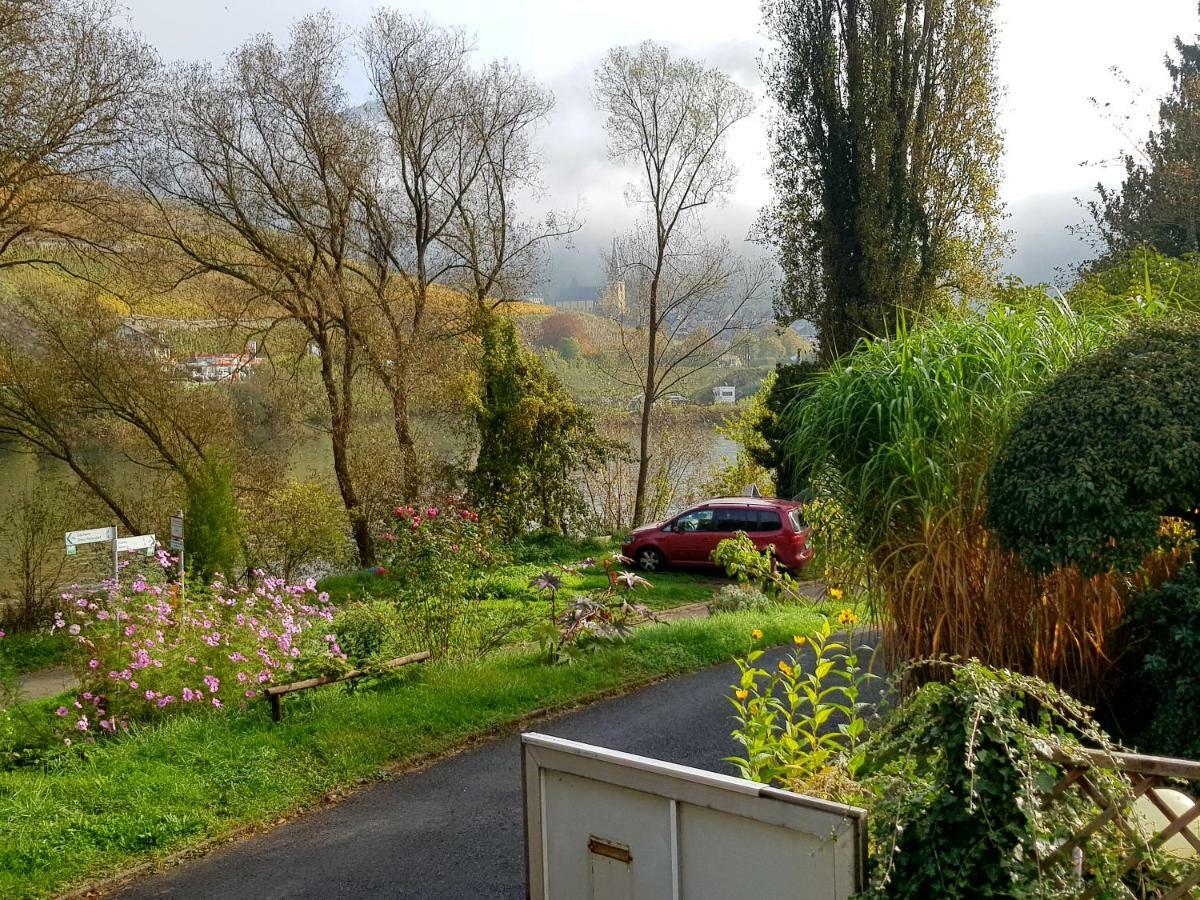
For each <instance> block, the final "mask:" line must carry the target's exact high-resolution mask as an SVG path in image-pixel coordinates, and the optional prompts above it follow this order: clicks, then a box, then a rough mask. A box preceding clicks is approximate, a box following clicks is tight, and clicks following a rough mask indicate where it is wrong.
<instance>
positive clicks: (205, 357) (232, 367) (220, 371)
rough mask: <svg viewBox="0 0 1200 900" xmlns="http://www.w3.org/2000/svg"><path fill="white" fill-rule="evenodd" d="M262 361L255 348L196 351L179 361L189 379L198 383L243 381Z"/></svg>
mask: <svg viewBox="0 0 1200 900" xmlns="http://www.w3.org/2000/svg"><path fill="white" fill-rule="evenodd" d="M260 363H262V357H260V356H258V355H257V354H256V352H255V351H254V350H249V349H248V350H247V351H246V352H245V353H238V354H233V353H223V354H207V353H196V354H193V355H192V356H189V357H188V358H187V359H185V360H182V361H181V362H180V363H179V368H180V369H182V370H183V371H184V372H185V373H186V374H187V376H188V380H190V381H194V382H196V383H197V384H204V383H209V382H214V381H243V380H245V379H246V378H249V377H250V375H252V374H253V373H254V367H255V366H257V365H259V364H260Z"/></svg>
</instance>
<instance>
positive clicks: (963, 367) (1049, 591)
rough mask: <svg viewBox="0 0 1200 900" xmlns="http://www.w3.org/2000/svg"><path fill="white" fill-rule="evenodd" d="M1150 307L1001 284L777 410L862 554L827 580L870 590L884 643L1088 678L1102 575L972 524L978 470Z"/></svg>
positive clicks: (980, 491) (1073, 682)
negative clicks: (1043, 570)
mask: <svg viewBox="0 0 1200 900" xmlns="http://www.w3.org/2000/svg"><path fill="white" fill-rule="evenodd" d="M1150 308H1151V307H1150V306H1149V305H1147V304H1141V305H1131V304H1128V303H1127V304H1126V307H1125V308H1124V309H1121V308H1100V309H1096V310H1086V311H1075V310H1072V309H1071V308H1070V307H1068V306H1067V305H1066V304H1064V303H1060V302H1054V301H1051V300H1050V299H1049V298H1047V297H1046V296H1045V295H1044V294H1042V293H1041V292H1037V291H1033V290H1021V289H1009V290H1006V291H1004V292H1003V293H1002V294H1000V296H999V297H998V298H997V302H996V303H995V305H993V306H990V307H988V308H987V309H986V310H985V311H982V312H978V313H976V312H966V313H962V314H959V315H952V316H944V317H941V318H938V319H936V320H933V321H929V322H927V323H923V324H922V325H921V327H919V328H913V329H901V330H900V331H899V332H898V333H897V334H896V335H895V336H894V337H892V338H890V339H887V340H875V341H870V342H868V343H866V344H865V345H863V346H861V347H860V349H859V350H858V351H857V352H855V353H854V354H851V355H850V356H848V357H845V358H843V359H842V360H839V361H837V362H835V363H834V364H833V365H831V366H830V367H829V368H828V369H827V370H825V371H824V372H822V373H820V374H819V375H817V376H815V378H814V380H813V382H812V385H811V387H810V388H809V389H808V393H807V397H806V398H805V400H804V401H803V402H800V403H796V404H794V405H792V406H790V407H789V408H788V409H787V410H786V411H785V413H784V415H783V417H782V419H781V422H782V424H783V425H784V426H785V427H787V428H788V429H789V430H790V432H791V436H790V440H789V445H788V451H789V453H790V458H791V459H792V460H794V462H795V464H796V466H797V469H798V471H799V472H800V474H801V475H802V476H803V477H807V478H809V479H811V480H812V482H813V484H814V486H815V487H816V488H817V489H818V494H819V496H818V500H819V501H820V502H822V503H828V504H829V506H828V507H827V511H828V512H829V513H830V514H831V515H832V516H835V517H836V519H837V521H838V522H839V523H840V524H839V530H840V531H841V532H842V533H843V534H845V535H848V537H849V543H848V544H847V546H857V547H860V548H861V549H862V551H863V553H864V558H862V559H861V560H860V561H859V564H860V566H861V568H862V569H863V570H864V571H862V572H833V573H831V574H832V576H833V580H835V581H837V582H845V583H846V584H851V585H854V584H860V583H862V582H863V581H864V580H867V581H870V582H871V583H873V584H874V585H876V586H877V588H878V592H879V594H880V595H881V596H882V599H883V602H884V603H885V604H886V608H887V612H888V616H887V618H886V620H885V621H886V624H885V628H886V629H887V631H888V640H887V641H885V646H888V647H890V649H891V652H893V653H896V654H899V655H901V656H904V657H906V658H926V657H930V656H936V655H937V654H940V653H952V654H959V655H961V656H963V657H964V658H969V657H972V656H975V657H979V658H981V659H983V660H984V661H985V662H988V663H989V664H994V665H998V666H1005V667H1009V668H1013V669H1016V670H1019V671H1025V672H1029V673H1032V674H1037V675H1039V676H1042V677H1047V678H1052V679H1055V680H1059V679H1062V680H1061V681H1060V682H1059V683H1062V684H1067V685H1070V686H1071V687H1072V689H1074V690H1077V691H1080V692H1082V693H1083V694H1084V695H1085V696H1087V695H1089V694H1090V692H1092V691H1094V690H1096V688H1097V683H1096V679H1095V677H1094V676H1095V674H1096V670H1097V668H1098V667H1100V666H1102V665H1106V663H1105V661H1104V658H1103V656H1102V655H1101V654H1099V653H1097V652H1095V651H1094V650H1093V649H1092V648H1093V647H1094V644H1093V641H1095V640H1103V639H1104V636H1105V635H1106V633H1107V631H1108V630H1109V629H1110V628H1111V627H1113V626H1115V624H1116V622H1117V620H1118V619H1119V604H1118V605H1116V606H1113V605H1112V604H1106V603H1100V604H1097V603H1096V598H1097V597H1106V598H1109V599H1113V598H1114V596H1115V595H1114V593H1113V592H1114V591H1115V590H1117V587H1116V586H1115V585H1112V584H1093V585H1087V586H1085V585H1084V584H1083V582H1081V581H1080V579H1079V578H1078V576H1077V575H1067V574H1064V575H1062V576H1061V577H1059V578H1058V580H1056V581H1051V582H1048V583H1045V584H1040V583H1038V582H1037V581H1036V579H1034V578H1033V577H1032V576H1030V575H1029V574H1028V573H1026V572H1025V571H1024V570H1023V569H1022V567H1021V566H1020V564H1019V562H1018V560H1017V559H1016V558H1015V557H1013V556H1012V555H1011V554H1009V553H1006V552H1004V551H1003V549H1002V548H1000V547H999V546H998V545H997V543H996V541H995V539H994V538H993V537H992V535H991V534H990V533H989V531H988V529H987V526H986V523H985V514H986V498H987V484H988V472H989V469H990V467H991V464H992V461H993V459H994V458H995V455H996V453H997V452H998V450H999V447H1000V445H1001V443H1002V441H1003V439H1004V436H1005V435H1006V434H1007V433H1008V431H1009V430H1010V428H1011V426H1012V423H1013V422H1014V421H1015V420H1016V418H1017V416H1018V415H1019V414H1020V412H1021V410H1022V409H1023V408H1024V407H1025V405H1026V404H1027V403H1028V402H1029V400H1030V399H1031V398H1032V397H1033V396H1034V395H1036V394H1037V393H1038V392H1039V391H1040V390H1041V389H1042V387H1043V386H1044V385H1045V384H1046V383H1047V382H1049V381H1050V380H1051V379H1052V378H1053V377H1054V376H1055V375H1056V374H1058V373H1059V372H1061V371H1063V370H1064V369H1066V368H1067V367H1068V366H1070V365H1071V363H1073V362H1074V361H1075V360H1077V359H1079V358H1081V357H1083V356H1085V355H1087V354H1088V353H1089V352H1091V351H1094V350H1095V349H1096V348H1098V347H1100V346H1102V345H1104V344H1105V343H1106V342H1108V341H1110V340H1111V339H1112V338H1113V337H1114V336H1115V335H1117V334H1119V333H1121V332H1122V331H1123V330H1125V329H1126V328H1127V327H1128V325H1129V316H1130V315H1131V314H1132V313H1133V312H1134V311H1135V310H1149V309H1150ZM1157 308H1162V307H1157ZM1085 587H1086V589H1085ZM1068 633H1069V634H1074V635H1080V636H1081V635H1084V634H1088V635H1090V636H1091V637H1090V638H1089V639H1088V640H1087V641H1082V640H1081V641H1073V640H1070V641H1064V640H1062V635H1063V634H1068Z"/></svg>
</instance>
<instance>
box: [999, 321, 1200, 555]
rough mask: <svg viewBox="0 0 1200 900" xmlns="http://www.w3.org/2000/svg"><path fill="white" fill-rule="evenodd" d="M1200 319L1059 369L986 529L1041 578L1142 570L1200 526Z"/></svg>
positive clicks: (1016, 434) (1025, 424)
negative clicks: (1184, 529)
mask: <svg viewBox="0 0 1200 900" xmlns="http://www.w3.org/2000/svg"><path fill="white" fill-rule="evenodd" d="M1198 384H1200V324H1197V323H1196V322H1194V321H1192V322H1189V323H1187V324H1185V325H1165V324H1154V325H1143V326H1141V327H1140V328H1138V329H1136V330H1135V331H1133V332H1131V333H1130V334H1128V335H1126V336H1125V337H1123V338H1122V339H1120V340H1119V341H1117V342H1115V343H1114V344H1112V345H1111V346H1109V347H1108V348H1106V349H1102V350H1100V351H1099V352H1097V353H1095V354H1093V355H1091V356H1088V357H1086V358H1085V359H1083V360H1081V361H1080V362H1078V363H1076V364H1075V365H1073V366H1071V367H1070V368H1069V369H1067V370H1066V371H1064V372H1063V373H1062V374H1060V375H1059V376H1058V377H1057V378H1056V379H1055V380H1054V381H1053V382H1051V383H1050V384H1049V385H1048V386H1047V387H1046V388H1045V389H1044V390H1043V391H1042V392H1041V394H1039V395H1038V396H1037V397H1036V398H1035V399H1033V400H1032V401H1031V402H1030V403H1029V405H1028V407H1027V408H1026V409H1025V411H1024V412H1023V413H1022V414H1021V416H1020V418H1019V419H1018V420H1017V422H1016V424H1015V426H1014V427H1013V430H1012V432H1011V434H1010V435H1009V437H1008V439H1007V441H1006V443H1005V445H1004V447H1003V449H1002V451H1001V453H1000V455H999V456H998V458H997V459H996V462H995V464H994V465H993V467H992V470H991V479H990V488H989V496H988V511H987V521H988V525H989V526H990V527H991V528H992V529H993V530H994V531H995V532H996V534H997V535H998V536H999V538H1000V541H1001V543H1002V544H1003V545H1005V546H1006V547H1008V548H1010V549H1012V550H1014V551H1016V552H1017V553H1019V554H1020V555H1021V558H1022V560H1023V561H1024V562H1025V564H1026V565H1027V566H1028V567H1029V568H1030V569H1032V570H1034V571H1039V572H1048V571H1051V570H1053V569H1054V568H1056V567H1058V566H1064V565H1072V564H1075V565H1078V566H1079V568H1080V570H1081V571H1082V572H1083V574H1084V575H1090V574H1094V573H1098V572H1104V571H1107V570H1109V569H1112V568H1115V569H1118V570H1121V571H1134V570H1136V569H1137V568H1138V567H1139V565H1140V564H1141V563H1142V561H1143V559H1144V558H1145V557H1146V555H1147V554H1148V553H1150V552H1151V551H1153V550H1154V549H1155V548H1156V547H1158V546H1159V545H1160V543H1161V541H1162V538H1161V537H1160V528H1161V524H1162V518H1163V517H1164V516H1168V517H1173V518H1177V519H1183V520H1186V521H1188V522H1191V523H1193V524H1195V523H1197V522H1200V513H1198V512H1197V507H1198V506H1200V391H1197V390H1196V385H1198Z"/></svg>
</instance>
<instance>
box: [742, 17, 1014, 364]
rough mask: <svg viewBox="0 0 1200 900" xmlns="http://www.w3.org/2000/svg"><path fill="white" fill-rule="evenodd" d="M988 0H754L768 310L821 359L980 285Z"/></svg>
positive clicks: (985, 258) (989, 191)
mask: <svg viewBox="0 0 1200 900" xmlns="http://www.w3.org/2000/svg"><path fill="white" fill-rule="evenodd" d="M994 6H995V3H994V0H768V2H767V4H766V24H767V27H768V30H769V31H770V33H771V35H772V36H773V37H774V38H775V40H776V41H777V42H778V48H777V49H776V50H775V51H774V53H773V54H772V55H771V56H770V57H769V58H768V59H767V61H766V63H765V66H764V75H765V78H766V82H767V87H768V91H769V93H770V95H771V97H772V98H773V99H774V100H775V102H776V104H777V110H776V115H775V120H774V124H773V147H772V168H771V177H772V181H773V183H774V189H775V195H776V196H775V200H774V202H773V204H772V205H771V206H770V207H769V208H768V209H767V210H765V211H764V214H763V217H762V220H761V225H762V231H763V235H764V237H765V239H766V240H768V241H769V242H770V243H772V244H773V245H774V246H775V247H776V249H777V250H778V253H779V259H780V263H781V265H782V268H783V272H784V284H783V289H782V291H781V293H780V296H779V298H778V301H777V303H778V308H777V312H778V313H779V315H780V317H781V318H786V319H787V320H789V321H791V320H794V319H797V318H805V319H809V320H810V321H812V322H813V323H814V324H815V325H816V327H817V332H818V335H819V337H820V341H821V352H822V355H823V357H824V358H825V359H826V360H829V359H832V358H834V357H836V356H838V355H839V354H842V353H845V352H847V351H849V350H850V349H852V348H853V346H854V344H855V343H856V342H857V341H858V340H859V338H861V337H863V336H866V335H881V334H887V333H889V331H890V330H891V327H892V325H893V324H894V323H895V321H896V320H897V319H898V318H899V317H900V316H901V315H902V314H903V312H904V311H907V310H914V311H915V310H920V309H924V308H928V307H930V306H932V305H936V304H945V303H949V302H952V301H954V300H958V299H961V298H962V297H963V296H970V295H971V294H973V293H974V292H976V291H978V290H979V289H981V288H982V287H983V285H984V283H985V282H986V280H987V277H986V276H987V275H988V274H989V273H990V271H991V269H992V263H993V262H994V260H995V257H996V253H997V251H998V249H999V245H1000V243H1001V241H1000V235H999V232H998V230H997V228H996V222H997V219H998V217H999V214H1000V202H999V199H998V196H997V183H998V180H999V160H1000V153H1001V149H1002V141H1001V135H1000V132H999V130H998V128H997V125H996V118H995V108H996V105H997V100H998V97H999V89H998V87H997V83H996V76H995V43H996V27H995V22H994V19H993V11H994Z"/></svg>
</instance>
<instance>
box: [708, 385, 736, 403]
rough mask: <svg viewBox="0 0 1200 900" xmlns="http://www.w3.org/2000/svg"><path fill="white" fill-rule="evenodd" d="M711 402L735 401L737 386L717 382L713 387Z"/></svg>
mask: <svg viewBox="0 0 1200 900" xmlns="http://www.w3.org/2000/svg"><path fill="white" fill-rule="evenodd" d="M713 403H737V388H736V387H734V386H733V385H732V384H719V385H717V386H716V387H715V388H713Z"/></svg>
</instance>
